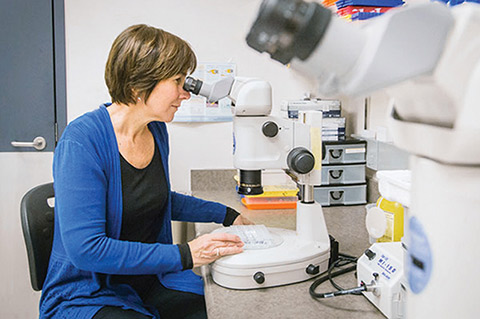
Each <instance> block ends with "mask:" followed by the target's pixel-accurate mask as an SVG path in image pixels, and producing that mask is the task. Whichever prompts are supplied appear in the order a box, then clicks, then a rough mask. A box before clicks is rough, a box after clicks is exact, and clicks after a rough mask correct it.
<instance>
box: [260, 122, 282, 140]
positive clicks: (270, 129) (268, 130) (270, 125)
mask: <svg viewBox="0 0 480 319" xmlns="http://www.w3.org/2000/svg"><path fill="white" fill-rule="evenodd" d="M262 132H263V135H265V136H267V137H275V136H277V134H278V125H277V123H275V122H272V121H267V122H265V123H263V126H262Z"/></svg>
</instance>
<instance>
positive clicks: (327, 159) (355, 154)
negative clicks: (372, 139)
mask: <svg viewBox="0 0 480 319" xmlns="http://www.w3.org/2000/svg"><path fill="white" fill-rule="evenodd" d="M322 144H323V145H322V165H333V164H365V163H366V159H367V157H366V153H367V142H366V141H360V140H355V139H348V140H345V141H324V142H323V143H322Z"/></svg>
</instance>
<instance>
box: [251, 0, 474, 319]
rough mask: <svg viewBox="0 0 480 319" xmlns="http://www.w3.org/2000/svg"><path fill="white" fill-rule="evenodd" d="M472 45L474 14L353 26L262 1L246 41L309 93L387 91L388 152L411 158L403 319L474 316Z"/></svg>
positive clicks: (405, 11) (425, 12)
mask: <svg viewBox="0 0 480 319" xmlns="http://www.w3.org/2000/svg"><path fill="white" fill-rule="evenodd" d="M479 34H480V6H479V5H478V4H476V3H464V4H462V5H459V6H455V7H452V8H449V7H447V6H446V5H444V4H442V3H438V2H431V3H422V4H417V5H407V6H405V7H402V8H398V9H392V10H390V11H389V12H386V13H385V14H383V15H382V16H380V17H376V18H374V19H371V20H369V21H368V22H366V23H362V24H360V25H358V24H350V23H347V22H345V21H341V19H339V18H335V17H333V16H332V13H331V12H330V11H329V10H328V9H325V8H323V7H321V6H320V5H319V4H317V3H314V2H310V3H309V2H305V1H302V0H292V1H288V0H265V1H263V2H262V5H261V7H260V10H259V13H258V16H257V19H256V20H255V22H254V24H253V26H252V28H251V30H250V32H249V34H248V36H247V43H248V44H249V45H250V46H251V47H253V48H254V49H256V50H258V51H260V52H268V53H269V54H270V56H271V57H272V58H273V59H275V60H277V61H279V62H281V63H283V64H288V63H289V64H290V65H291V68H292V69H295V70H297V71H299V72H301V73H302V74H304V75H306V76H309V77H310V78H311V79H312V80H317V81H318V83H319V87H320V91H321V93H324V94H328V95H334V94H346V95H357V94H367V93H369V92H372V91H374V90H377V89H381V88H387V93H388V94H389V95H390V96H391V97H392V102H391V109H392V112H391V115H390V117H389V125H390V129H391V132H392V135H393V137H394V143H395V144H396V145H397V146H398V147H399V148H401V149H404V150H406V151H408V152H409V153H411V154H412V156H411V159H410V169H411V171H412V184H411V194H412V196H411V203H410V207H409V220H408V228H407V230H406V247H407V255H406V258H405V264H406V277H407V279H408V287H409V288H408V289H407V311H406V317H407V318H455V317H458V318H473V317H476V316H478V312H479V310H480V307H479V305H478V302H477V300H476V299H477V296H476V287H478V286H479V285H480V276H477V275H476V274H477V268H478V264H479V263H480V250H478V246H479V244H480V237H479V236H478V229H477V228H478V225H480V214H478V207H480V196H478V194H477V193H478V190H480V147H479V145H480V107H479V101H480V90H479V89H478V88H479V87H480V37H479V36H478V35H479ZM460 269H461V273H462V274H463V276H468V278H465V277H463V278H459V276H458V272H457V271H458V270H460Z"/></svg>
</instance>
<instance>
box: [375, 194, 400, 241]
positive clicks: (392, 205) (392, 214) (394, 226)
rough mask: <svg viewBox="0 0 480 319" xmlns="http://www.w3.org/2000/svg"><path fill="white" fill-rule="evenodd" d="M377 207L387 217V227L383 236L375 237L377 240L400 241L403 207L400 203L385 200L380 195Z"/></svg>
mask: <svg viewBox="0 0 480 319" xmlns="http://www.w3.org/2000/svg"><path fill="white" fill-rule="evenodd" d="M377 207H379V208H380V209H382V210H383V211H384V212H385V217H386V219H387V229H386V230H385V234H384V235H383V237H380V238H378V239H377V242H392V241H400V240H401V239H402V237H403V219H404V209H403V206H402V204H400V203H398V202H393V201H389V200H386V199H385V198H383V197H382V196H380V198H379V199H378V200H377Z"/></svg>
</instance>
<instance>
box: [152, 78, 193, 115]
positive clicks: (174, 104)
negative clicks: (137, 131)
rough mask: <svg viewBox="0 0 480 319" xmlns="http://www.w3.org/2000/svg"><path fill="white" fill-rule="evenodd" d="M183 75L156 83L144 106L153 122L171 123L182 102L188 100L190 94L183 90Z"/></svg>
mask: <svg viewBox="0 0 480 319" xmlns="http://www.w3.org/2000/svg"><path fill="white" fill-rule="evenodd" d="M184 82H185V75H183V74H178V75H176V76H173V77H171V78H168V79H165V80H162V81H160V82H158V83H157V85H156V86H155V88H154V89H153V91H152V93H151V94H150V96H149V98H148V100H147V101H146V103H145V105H146V106H147V109H148V112H149V113H150V114H149V115H151V116H152V117H153V118H154V120H156V121H161V122H171V121H172V120H173V116H174V115H175V112H177V110H178V108H179V107H180V104H181V103H182V101H183V100H187V99H189V98H190V93H188V92H187V91H185V90H184V89H183V83H184Z"/></svg>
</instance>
